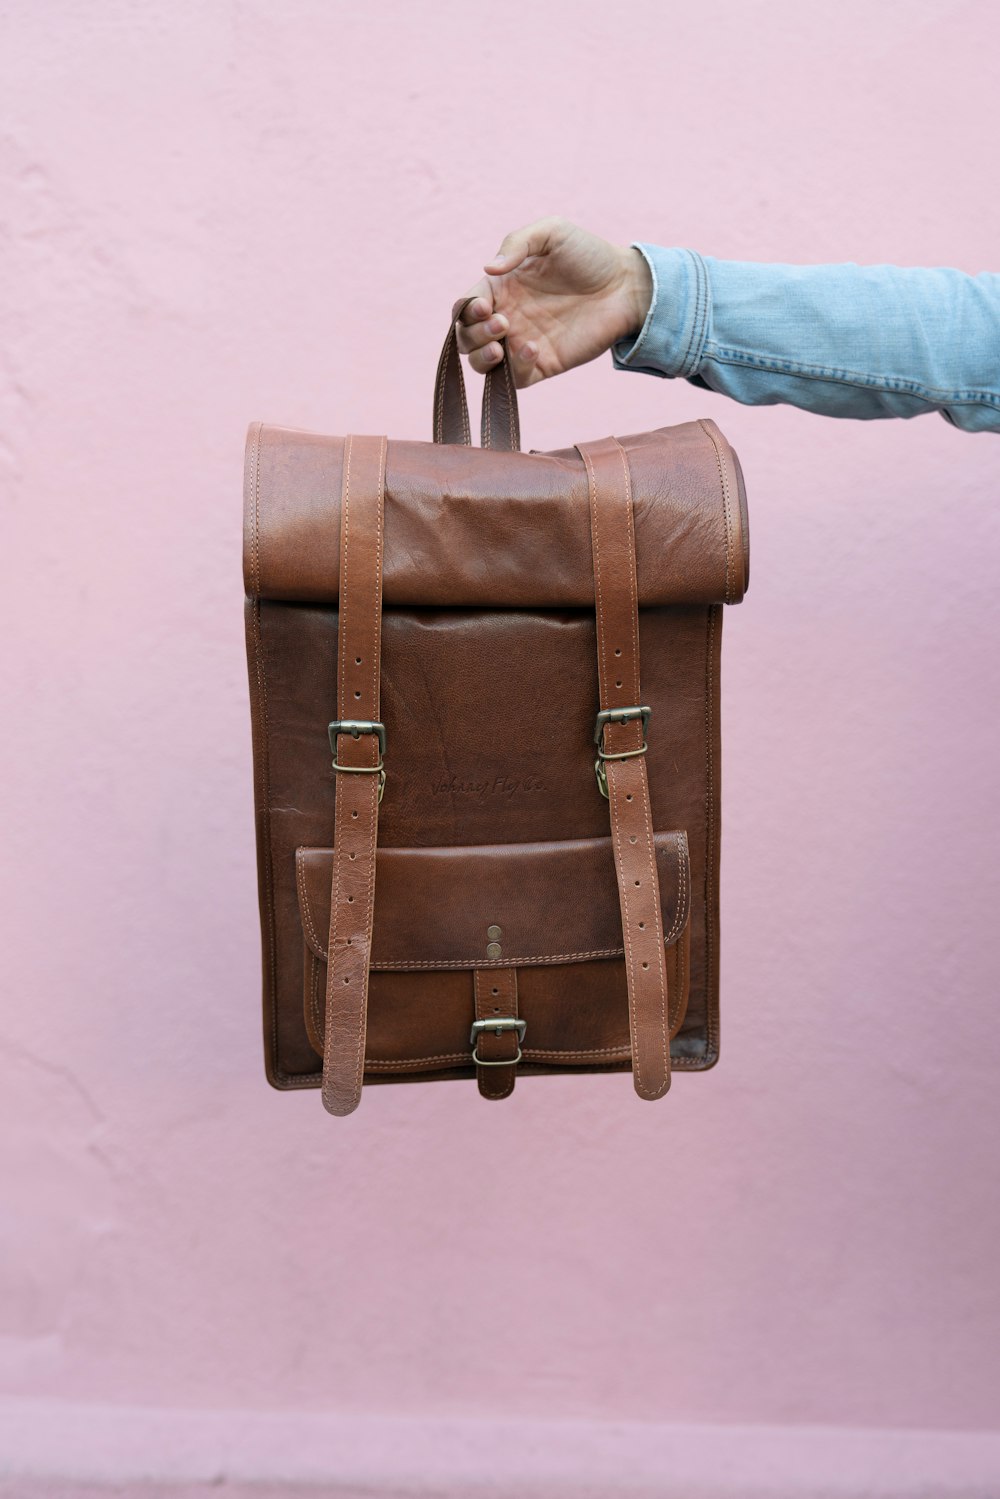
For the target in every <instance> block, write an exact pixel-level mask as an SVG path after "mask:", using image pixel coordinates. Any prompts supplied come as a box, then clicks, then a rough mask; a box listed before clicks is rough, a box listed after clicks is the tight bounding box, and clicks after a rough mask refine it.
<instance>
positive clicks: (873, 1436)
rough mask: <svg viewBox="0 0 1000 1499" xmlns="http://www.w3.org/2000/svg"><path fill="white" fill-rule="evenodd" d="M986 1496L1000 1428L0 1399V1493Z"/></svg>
mask: <svg viewBox="0 0 1000 1499" xmlns="http://www.w3.org/2000/svg"><path fill="white" fill-rule="evenodd" d="M109 1491H112V1492H114V1493H115V1494H116V1495H117V1496H119V1499H143V1496H146V1495H149V1496H151V1499H152V1496H153V1495H155V1496H156V1499H170V1496H173V1495H175V1494H176V1495H183V1496H185V1499H197V1496H199V1495H200V1494H201V1493H202V1492H204V1493H205V1494H206V1495H212V1496H218V1495H219V1494H220V1491H221V1492H222V1493H223V1494H225V1495H227V1496H228V1499H237V1496H242V1495H246V1496H247V1499H271V1496H272V1495H274V1496H277V1495H278V1494H280V1495H282V1496H288V1495H290V1494H294V1493H296V1492H300V1491H301V1492H302V1493H304V1494H311V1495H312V1496H313V1499H320V1496H321V1495H324V1494H325V1495H327V1496H329V1499H334V1496H336V1499H362V1496H364V1499H479V1496H483V1499H619V1496H628V1499H654V1496H655V1499H997V1496H998V1495H1000V1432H955V1431H904V1430H880V1429H877V1428H872V1429H858V1428H846V1427H818V1426H787V1427H778V1426H657V1425H652V1424H641V1423H638V1422H635V1423H630V1422H584V1421H532V1420H525V1419H522V1418H511V1419H507V1420H497V1421H483V1420H473V1419H467V1420H466V1419H448V1420H444V1419H440V1418H435V1419H428V1420H422V1419H419V1418H415V1417H388V1416H383V1415H369V1414H358V1415H352V1414H351V1413H349V1412H348V1413H343V1412H342V1413H339V1414H337V1415H323V1414H302V1413H293V1412H274V1411H222V1410H216V1411H211V1410H209V1411H205V1410H200V1411H195V1410H158V1409H152V1408H147V1407H138V1406H127V1407H126V1406H104V1405H83V1404H71V1403H61V1402H56V1401H49V1400H8V1401H2V1400H0V1499H13V1496H15V1495H16V1496H17V1499H21V1496H24V1499H89V1496H91V1495H94V1496H100V1495H101V1494H102V1493H103V1494H107V1493H108V1492H109Z"/></svg>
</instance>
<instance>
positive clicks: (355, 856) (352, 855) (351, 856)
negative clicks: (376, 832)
mask: <svg viewBox="0 0 1000 1499" xmlns="http://www.w3.org/2000/svg"><path fill="white" fill-rule="evenodd" d="M632 842H633V843H634V842H635V839H634V838H633V839H632ZM357 857H358V856H357V854H351V855H350V858H352V859H356V858H357Z"/></svg>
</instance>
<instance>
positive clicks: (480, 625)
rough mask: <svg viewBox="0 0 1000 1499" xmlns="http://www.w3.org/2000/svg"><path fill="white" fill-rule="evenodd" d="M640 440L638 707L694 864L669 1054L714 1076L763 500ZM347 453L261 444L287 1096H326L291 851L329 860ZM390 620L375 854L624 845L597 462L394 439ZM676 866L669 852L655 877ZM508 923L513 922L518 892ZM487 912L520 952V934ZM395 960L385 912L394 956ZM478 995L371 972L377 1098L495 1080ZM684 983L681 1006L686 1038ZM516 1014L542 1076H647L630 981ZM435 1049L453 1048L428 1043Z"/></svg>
mask: <svg viewBox="0 0 1000 1499" xmlns="http://www.w3.org/2000/svg"><path fill="white" fill-rule="evenodd" d="M621 442H622V444H623V447H624V449H625V452H626V454H627V457H628V461H629V464H630V470H631V477H632V484H633V490H634V524H635V538H636V550H637V559H638V567H637V590H638V601H639V606H640V609H639V646H640V651H641V659H642V696H643V699H644V700H645V701H646V702H648V703H649V704H650V705H651V707H652V710H653V716H652V721H651V724H650V730H649V750H648V754H647V756H646V759H645V762H644V764H645V768H646V772H647V777H648V784H649V795H650V805H651V813H652V821H653V827H654V830H655V831H656V833H657V834H658V835H659V834H663V833H666V834H668V835H669V834H672V833H674V832H677V831H682V832H683V833H684V834H685V835H686V840H687V847H688V854H689V881H690V909H689V916H688V920H687V923H686V925H685V927H684V930H683V932H682V933H681V934H680V935H679V937H678V938H677V939H676V940H675V942H674V943H673V944H672V946H670V947H668V948H666V952H667V961H668V965H669V966H668V987H670V988H671V1016H672V1018H676V1020H677V1022H678V1023H677V1024H676V1026H675V1027H674V1030H675V1033H674V1035H673V1040H672V1043H671V1056H672V1061H673V1066H674V1067H675V1068H680V1069H682V1070H684V1069H689V1070H690V1069H696V1070H697V1069H703V1068H705V1067H707V1066H711V1065H712V1064H713V1062H714V1061H715V1060H716V1058H717V1055H718V868H719V841H718V840H719V722H718V711H719V650H720V637H721V622H722V621H721V615H722V610H721V605H722V603H723V602H724V601H726V600H727V599H728V600H729V601H732V602H735V601H737V600H738V599H739V598H740V597H742V594H743V591H744V589H745V586H746V580H747V567H748V545H747V540H746V521H745V506H744V501H743V490H742V480H741V478H740V475H739V469H738V464H737V463H736V460H735V457H734V456H733V454H732V452H731V450H730V449H729V448H728V445H727V444H726V443H725V440H724V439H723V438H722V437H721V435H720V434H719V433H718V432H717V431H716V429H714V427H713V424H711V423H687V424H684V426H682V427H679V428H672V429H671V428H666V429H663V430H661V431H659V432H654V433H646V434H640V435H638V436H634V437H628V438H623V439H621ZM343 456H344V442H343V441H342V440H341V439H335V438H326V437H315V436H311V435H310V434H305V433H296V432H288V431H285V430H282V429H277V428H261V427H255V428H254V429H252V430H251V436H250V441H249V444H248V462H247V485H246V520H247V524H246V533H245V536H246V545H245V552H244V563H245V575H246V580H247V594H248V597H247V611H246V612H247V640H248V655H249V664H250V687H251V708H252V719H253V736H254V769H255V803H256V818H257V836H258V853H259V861H258V870H259V885H260V901H261V921H262V935H263V959H264V962H263V967H264V1038H265V1056H266V1064H267V1073H268V1077H269V1079H270V1080H271V1081H272V1082H273V1083H274V1084H275V1085H276V1086H278V1087H285V1088H288V1087H291V1088H295V1087H315V1086H318V1085H319V1082H320V1068H319V1061H318V1056H317V1047H316V1045H315V1042H316V1041H317V1040H319V1043H320V1050H321V1049H322V1023H323V1018H322V1010H323V1005H324V989H323V986H322V984H321V983H320V980H321V979H322V977H323V970H324V969H325V964H324V962H323V961H322V959H321V958H320V957H319V956H317V954H316V953H315V952H314V951H312V950H311V948H310V945H309V941H308V938H307V935H306V933H305V931H304V927H303V920H302V916H301V914H300V907H299V893H298V888H297V882H296V853H297V851H298V850H300V849H306V850H329V849H330V847H331V843H332V841H333V829H334V822H335V802H336V784H335V782H336V778H335V775H334V772H333V771H332V770H331V768H330V754H329V746H328V743H327V737H326V728H327V724H328V722H329V721H330V720H331V719H333V718H334V717H336V702H337V697H336V684H337V677H336V663H337V658H338V654H337V653H338V615H337V597H338V578H339V554H340V494H341V485H342V477H343ZM383 606H384V613H383V619H382V639H381V673H380V680H381V717H382V720H383V721H384V723H385V725H386V731H387V751H386V770H387V782H386V790H385V798H384V801H383V804H382V808H381V812H380V816H379V830H378V839H379V858H380V859H381V858H382V856H383V853H386V854H388V853H391V852H395V851H399V852H400V853H401V854H402V853H405V852H407V851H412V852H413V853H417V852H418V851H421V850H442V851H445V853H446V854H447V853H448V852H454V851H459V850H461V849H464V848H470V847H472V848H479V847H497V846H501V845H510V844H519V845H525V846H526V847H529V846H534V847H539V846H542V847H544V846H545V845H549V844H552V845H565V844H566V843H567V842H570V843H572V842H574V841H582V842H584V843H589V842H591V841H594V840H597V841H601V840H607V839H608V834H609V827H608V804H607V802H606V801H604V800H603V799H602V798H601V797H600V795H599V794H598V791H597V786H596V782H595V777H594V743H593V731H594V716H595V713H596V709H597V704H598V680H597V642H596V626H595V606H594V574H593V564H592V559H591V541H590V525H589V518H588V491H587V477H586V471H585V469H584V465H583V463H582V461H581V459H580V457H579V454H578V453H576V452H575V451H573V450H566V451H564V452H560V453H557V454H530V453H515V452H510V453H501V452H489V451H487V452H484V451H482V450H479V449H471V448H467V447H464V446H463V447H459V446H455V447H443V446H435V445H432V444H428V443H405V442H399V443H397V442H395V441H391V440H390V442H389V444H388V453H387V459H386V479H385V527H384V557H383ZM668 842H669V839H668ZM660 846H661V845H660V840H659V838H658V839H657V857H658V861H659V859H660V857H661V856H660ZM675 846H676V845H675ZM446 862H447V859H446ZM482 862H483V865H484V869H485V866H486V865H488V863H489V860H488V858H484V859H483V861H482ZM386 867H387V866H386ZM553 867H554V866H553ZM382 878H383V875H382V869H381V867H380V873H379V881H380V880H381V879H382ZM480 878H481V881H482V884H481V885H480V884H479V883H477V881H479V880H480ZM379 881H377V882H376V889H378V888H379ZM491 883H493V877H492V876H489V877H487V875H486V874H485V872H484V873H483V874H482V876H481V877H479V876H477V877H476V880H475V881H470V882H469V885H468V888H469V890H470V891H473V890H474V891H476V895H475V899H474V900H473V904H474V905H475V903H476V901H479V900H480V893H481V891H482V890H488V889H489V888H490V885H491ZM661 883H662V881H661ZM573 884H574V882H573V881H570V882H568V888H567V881H566V880H565V879H560V880H553V881H552V882H551V888H550V893H549V894H548V896H547V898H546V903H547V905H548V906H549V908H550V914H551V918H552V920H551V925H552V926H556V925H559V924H560V923H561V921H563V920H564V918H561V917H560V916H559V908H560V902H562V905H563V909H565V905H566V901H567V899H568V900H570V902H571V900H572V890H573ZM496 888H497V889H498V891H499V892H500V893H501V895H502V887H499V886H497V887H496ZM540 888H541V887H540ZM671 888H672V887H671V885H670V882H669V881H668V882H667V884H666V889H667V893H666V894H665V895H664V896H663V906H664V920H665V923H666V924H667V925H669V923H670V920H671V918H670V907H669V902H670V898H671V896H670V890H671ZM662 893H663V892H662V891H661V894H662ZM543 895H544V891H543ZM482 899H483V900H485V896H483V897H482ZM506 899H507V904H508V907H509V909H511V910H512V909H513V908H514V904H515V902H514V895H513V893H512V892H511V893H509V894H508V895H507V897H506ZM327 900H329V894H327ZM501 903H502V902H501ZM600 904H601V905H602V907H603V910H604V920H605V921H607V920H608V919H609V918H615V919H616V920H617V922H618V932H617V938H618V944H619V946H620V945H621V942H622V937H621V923H620V916H619V915H618V914H617V899H616V897H615V895H614V892H613V889H612V891H611V894H610V897H609V898H608V899H607V900H605V901H604V902H601V903H600ZM491 914H492V919H493V921H494V922H495V924H497V925H499V926H500V927H501V928H504V926H505V921H507V920H508V915H507V912H506V911H504V910H499V911H492V913H491ZM565 921H566V922H567V923H568V917H567V918H565ZM435 924H436V927H437V931H436V932H432V933H431V935H429V936H428V938H427V940H428V942H430V943H432V944H435V943H436V945H437V946H438V948H439V949H440V950H441V951H445V950H451V949H450V948H449V947H448V944H449V943H454V942H455V941H457V938H458V936H459V935H460V933H461V923H460V922H458V923H457V924H456V927H455V930H454V932H452V931H451V921H450V919H449V918H448V916H447V913H446V912H444V911H442V912H441V913H439V914H438V915H437V916H434V915H433V914H430V913H429V914H428V915H427V925H428V927H429V928H431V927H433V926H434V925H435ZM566 929H567V930H568V925H567V927H566ZM442 939H443V940H442ZM380 940H381V939H380V936H379V917H378V896H376V913H375V937H374V942H375V949H374V951H375V953H376V956H377V950H378V946H379V942H380ZM550 945H551V944H550ZM555 945H556V946H558V945H559V944H558V943H556V944H555ZM567 945H568V944H567ZM428 950H429V949H428ZM575 950H576V949H575V948H574V951H575ZM484 951H485V949H483V952H480V953H479V954H478V958H479V959H480V960H481V959H482V958H483V956H484ZM463 956H464V955H463ZM468 956H469V958H470V959H472V958H473V957H474V956H477V955H475V954H473V953H471V952H470V953H469V954H468ZM474 971H475V970H474V968H472V967H470V968H454V969H452V968H441V969H439V970H438V969H434V970H426V971H419V972H413V971H396V970H393V969H383V968H379V967H378V966H377V964H376V966H375V967H374V969H373V971H372V974H371V978H370V981H369V993H368V1047H367V1055H366V1060H365V1080H366V1082H368V1081H379V1080H391V1079H393V1078H408V1077H427V1078H430V1077H447V1076H462V1077H465V1078H467V1079H469V1080H472V1079H474V1078H475V1067H474V1065H473V1064H472V1061H471V1048H470V1046H469V1026H470V1024H471V1020H472V1018H473V1015H474V1013H475V993H474ZM675 983H676V984H679V985H680V986H681V988H682V990H683V994H684V997H685V998H686V1006H685V1008H684V1010H683V1015H682V1016H681V1015H676V1017H675V1011H674V1006H673V990H672V986H673V985H674V984H675ZM317 986H318V988H317ZM314 996H315V999H314ZM517 1000H518V1007H519V1013H520V1014H521V1015H522V1016H523V1017H525V1018H526V1019H527V1023H528V1031H527V1035H526V1038H525V1047H524V1054H525V1055H524V1061H523V1063H522V1064H521V1065H520V1066H519V1068H518V1071H519V1072H520V1073H522V1074H525V1073H531V1072H538V1071H547V1070H560V1069H565V1068H568V1067H573V1068H582V1069H605V1068H611V1069H627V1068H628V1067H629V1066H630V1049H629V1026H628V1007H627V986H626V982H625V968H624V961H623V959H622V958H621V957H599V958H595V959H591V960H583V961H569V962H559V963H548V964H539V965H527V966H523V967H521V966H519V967H518V968H517ZM313 1012H318V1021H317V1018H316V1013H313ZM317 1024H318V1026H319V1029H318V1030H317V1029H316V1026H317ZM420 1032H423V1033H425V1034H426V1035H427V1037H429V1038H430V1040H431V1041H432V1042H433V1045H432V1047H431V1048H430V1049H429V1048H428V1047H427V1046H423V1047H419V1046H418V1047H415V1046H414V1044H413V1037H414V1034H415V1033H420ZM496 1070H497V1071H498V1072H499V1071H502V1070H504V1069H496Z"/></svg>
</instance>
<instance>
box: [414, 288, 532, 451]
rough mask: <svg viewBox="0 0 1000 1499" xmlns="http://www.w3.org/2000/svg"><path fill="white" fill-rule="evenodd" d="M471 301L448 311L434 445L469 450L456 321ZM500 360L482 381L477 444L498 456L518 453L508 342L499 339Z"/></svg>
mask: <svg viewBox="0 0 1000 1499" xmlns="http://www.w3.org/2000/svg"><path fill="white" fill-rule="evenodd" d="M472 300H473V298H472V297H463V298H462V299H461V300H460V301H458V302H456V303H455V305H454V307H453V308H452V309H451V326H450V327H449V329H448V335H447V337H446V338H445V341H444V348H443V349H442V350H441V358H440V359H439V360H438V367H437V378H436V379H435V381H434V441H435V442H450V443H458V444H461V445H462V446H464V447H471V446H472V433H471V430H470V428H469V403H468V400H467V399H466V394H465V379H464V377H463V375H462V356H461V355H460V354H459V352H458V320H459V318H460V317H461V316H462V313H463V312H464V311H465V309H466V307H468V305H469V303H470V302H471V301H472ZM500 342H501V348H502V349H503V359H502V361H501V363H500V364H498V365H497V366H496V368H495V369H492V370H489V371H488V372H487V374H486V377H485V379H484V381H483V413H482V421H481V424H480V434H481V435H480V441H481V442H482V445H483V447H484V448H494V449H496V450H497V451H499V452H506V453H518V452H520V450H521V428H520V423H519V421H518V415H517V389H516V387H515V385H514V369H513V366H512V365H511V362H510V349H509V347H508V345H507V340H506V339H505V338H504V339H501V341H500Z"/></svg>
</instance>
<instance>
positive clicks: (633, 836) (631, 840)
mask: <svg viewBox="0 0 1000 1499" xmlns="http://www.w3.org/2000/svg"><path fill="white" fill-rule="evenodd" d="M635 841H636V839H635V834H634V833H633V834H632V836H631V838H630V839H629V843H634V842H635ZM351 858H352V859H353V858H354V855H353V854H352V855H351Z"/></svg>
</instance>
